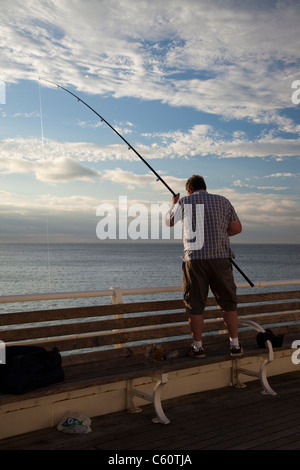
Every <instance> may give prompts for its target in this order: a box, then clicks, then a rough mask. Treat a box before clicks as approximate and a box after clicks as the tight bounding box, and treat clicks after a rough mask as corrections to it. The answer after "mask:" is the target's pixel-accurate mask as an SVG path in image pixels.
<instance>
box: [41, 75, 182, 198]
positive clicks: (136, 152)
mask: <svg viewBox="0 0 300 470" xmlns="http://www.w3.org/2000/svg"><path fill="white" fill-rule="evenodd" d="M40 80H43V81H44V82H48V83H52V85H55V86H57V87H58V88H61V89H62V90H64V91H66V92H67V93H69V94H70V95H72V96H74V98H76V99H77V100H78V101H80V102H81V103H82V104H84V105H85V106H87V107H88V108H89V109H90V110H91V111H93V112H94V113H95V114H96V115H97V116H98V117H99V118H100V120H101V122H105V124H107V125H108V127H110V128H111V129H112V130H113V131H114V132H115V133H116V134H117V135H118V136H119V137H120V138H121V139H122V140H123V141H124V142H125V144H126V145H128V148H129V149H130V150H133V152H134V153H135V154H136V155H137V156H138V157H139V158H140V159H141V160H142V162H143V163H145V165H147V167H148V168H149V169H150V170H151V171H152V172H153V173H154V174H155V176H156V178H157V181H161V182H162V184H164V185H165V187H166V188H167V189H168V190H169V191H170V192H171V193H172V194H173V196H176V194H175V193H174V191H173V190H172V189H171V188H170V186H169V185H168V184H167V183H166V182H165V181H164V180H163V179H162V177H161V176H159V174H158V173H157V172H156V171H155V170H154V169H153V168H152V166H151V165H149V163H148V162H147V161H146V160H145V159H144V158H143V157H142V155H140V154H139V152H138V151H137V150H136V149H135V148H134V147H133V146H132V145H131V144H130V143H129V142H128V141H127V140H126V139H125V138H124V137H123V136H122V135H121V134H120V133H119V132H118V131H117V129H115V128H114V127H113V126H112V125H111V124H110V123H109V122H108V121H107V120H106V119H104V117H103V116H101V115H100V114H99V113H97V111H95V109H93V108H92V107H91V106H90V105H89V104H88V103H86V102H85V101H83V100H82V99H81V98H79V97H78V96H77V95H75V93H72V92H71V91H69V90H67V88H64V87H62V86H61V85H58V84H57V83H55V82H51V81H50V80H46V79H45V78H40Z"/></svg>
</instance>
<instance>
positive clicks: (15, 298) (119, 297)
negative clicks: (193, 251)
mask: <svg viewBox="0 0 300 470" xmlns="http://www.w3.org/2000/svg"><path fill="white" fill-rule="evenodd" d="M297 284H300V279H293V280H281V281H256V282H254V287H270V286H289V285H297ZM236 285H237V287H238V288H245V287H249V284H248V283H237V284H236ZM181 291H182V287H181V286H162V287H142V288H131V289H122V288H120V287H111V288H110V289H106V290H98V291H77V292H54V293H41V294H20V295H3V296H0V304H1V303H2V304H5V303H15V302H37V301H43V300H62V299H83V298H90V297H110V298H111V301H112V303H113V304H118V303H123V296H132V295H144V294H160V293H168V292H181Z"/></svg>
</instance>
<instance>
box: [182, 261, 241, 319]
mask: <svg viewBox="0 0 300 470" xmlns="http://www.w3.org/2000/svg"><path fill="white" fill-rule="evenodd" d="M209 287H210V289H211V291H212V293H213V294H214V296H215V299H216V301H217V303H218V305H219V306H220V307H221V309H222V310H224V311H225V312H229V311H235V310H236V309H237V297H236V285H235V283H234V278H233V273H232V266H231V262H230V259H228V258H224V259H204V260H191V261H186V262H183V263H182V289H183V300H184V303H185V306H186V311H187V313H188V314H189V315H202V314H203V312H204V309H205V304H206V300H207V296H208V290H209Z"/></svg>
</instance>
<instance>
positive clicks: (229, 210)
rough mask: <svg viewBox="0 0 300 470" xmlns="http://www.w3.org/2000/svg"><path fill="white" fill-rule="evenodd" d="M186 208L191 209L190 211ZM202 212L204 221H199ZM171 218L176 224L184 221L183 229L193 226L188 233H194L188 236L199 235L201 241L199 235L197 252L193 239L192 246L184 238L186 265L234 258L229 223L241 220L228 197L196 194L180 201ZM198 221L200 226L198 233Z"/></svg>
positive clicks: (198, 192) (203, 193) (200, 191)
mask: <svg viewBox="0 0 300 470" xmlns="http://www.w3.org/2000/svg"><path fill="white" fill-rule="evenodd" d="M187 205H188V206H189V208H188V209H187ZM199 205H202V206H199ZM197 207H198V209H197ZM201 208H202V209H201ZM197 210H198V212H197ZM201 210H202V212H203V213H202V215H203V217H202V218H199V215H200V214H201ZM196 214H198V216H196ZM169 216H170V219H171V220H173V221H174V223H176V222H178V221H179V220H182V221H183V226H185V225H186V224H187V223H188V224H189V225H190V224H191V223H192V226H190V227H189V230H192V232H191V231H190V232H189V233H190V234H193V233H194V234H196V235H198V239H199V234H200V236H201V238H202V240H201V246H199V243H198V244H195V248H196V249H193V242H192V238H190V242H192V243H190V242H188V240H187V239H186V237H185V236H184V253H185V257H184V261H188V260H194V259H213V258H234V253H233V251H232V250H231V247H230V242H229V236H228V234H227V227H228V224H229V222H233V221H235V220H238V216H237V214H236V212H235V210H234V208H233V206H232V205H231V203H230V201H229V200H228V199H226V198H225V197H223V196H219V195H217V194H210V193H208V192H206V191H203V190H199V191H195V192H194V193H193V194H191V195H189V196H185V197H183V198H181V199H180V200H179V201H178V203H177V204H176V205H175V206H174V207H173V208H172V209H171V211H170V215H169ZM201 219H202V220H201ZM196 221H197V222H198V230H197V222H196ZM203 222H204V223H203ZM199 223H200V224H202V227H200V226H199ZM184 229H185V227H184ZM194 238H196V237H194ZM198 242H199V240H198Z"/></svg>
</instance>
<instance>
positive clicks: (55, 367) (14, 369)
mask: <svg viewBox="0 0 300 470" xmlns="http://www.w3.org/2000/svg"><path fill="white" fill-rule="evenodd" d="M61 362H62V361H61V355H60V353H59V351H58V349H57V348H53V349H52V351H46V349H44V348H42V347H39V346H7V347H6V364H2V365H0V392H2V393H14V394H22V393H26V392H29V391H31V390H34V389H36V388H40V387H45V386H46V385H49V384H51V383H55V382H61V381H63V380H64V378H65V374H64V370H63V368H62V365H61Z"/></svg>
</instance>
